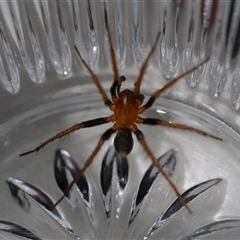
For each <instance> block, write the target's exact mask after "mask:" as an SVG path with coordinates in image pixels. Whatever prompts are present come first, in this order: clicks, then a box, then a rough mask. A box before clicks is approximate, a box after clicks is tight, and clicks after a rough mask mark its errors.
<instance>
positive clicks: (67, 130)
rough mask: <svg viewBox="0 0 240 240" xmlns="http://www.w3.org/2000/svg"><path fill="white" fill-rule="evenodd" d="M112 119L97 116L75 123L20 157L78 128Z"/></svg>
mask: <svg viewBox="0 0 240 240" xmlns="http://www.w3.org/2000/svg"><path fill="white" fill-rule="evenodd" d="M111 121H114V116H110V117H103V118H96V119H93V120H88V121H85V122H81V123H78V124H76V125H73V126H72V127H70V128H68V129H66V130H64V131H62V132H60V133H58V134H56V135H55V136H53V137H51V138H49V139H48V140H47V141H45V142H43V143H42V144H40V145H39V146H38V147H36V148H35V149H33V150H30V151H27V152H24V153H21V154H20V157H22V156H25V155H28V154H30V153H33V152H38V151H39V150H41V149H42V148H44V147H45V146H46V145H47V144H49V143H51V142H53V141H55V140H56V139H59V138H62V137H64V136H66V135H68V134H69V133H72V132H74V131H76V130H79V129H81V128H88V127H93V126H97V125H101V124H105V123H108V122H111Z"/></svg>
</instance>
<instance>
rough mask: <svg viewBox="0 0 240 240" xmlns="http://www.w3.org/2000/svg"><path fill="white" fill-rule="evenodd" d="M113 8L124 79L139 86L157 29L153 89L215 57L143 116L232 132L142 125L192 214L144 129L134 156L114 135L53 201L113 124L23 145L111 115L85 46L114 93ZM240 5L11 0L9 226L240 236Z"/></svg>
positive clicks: (15, 235) (38, 230)
mask: <svg viewBox="0 0 240 240" xmlns="http://www.w3.org/2000/svg"><path fill="white" fill-rule="evenodd" d="M104 8H106V10H107V13H108V22H109V27H110V31H111V35H112V39H113V45H114V46H113V47H114V51H115V54H116V58H117V65H118V68H119V72H120V74H121V75H124V76H125V77H126V78H127V80H126V82H124V83H123V85H122V88H123V89H124V88H132V87H133V86H134V82H135V80H136V78H137V76H138V73H139V69H140V68H141V66H142V64H143V62H144V60H145V58H146V56H147V54H148V52H149V51H150V49H151V47H152V46H153V43H154V41H155V39H156V36H157V34H158V33H159V32H160V39H159V42H158V43H157V47H156V50H155V52H154V54H153V56H152V57H151V59H150V61H149V64H148V67H147V69H146V74H145V76H144V79H143V83H142V86H141V92H142V93H144V94H145V96H146V99H148V97H149V96H151V94H152V93H153V92H154V91H155V90H157V89H159V88H160V87H161V86H163V85H164V84H166V83H167V82H168V81H169V80H170V79H172V78H174V77H176V76H177V75H179V74H181V73H183V72H185V71H187V70H188V69H190V68H192V67H193V66H195V65H196V64H198V63H200V62H202V61H203V60H205V59H206V58H207V57H209V58H210V60H209V61H208V62H207V63H206V64H204V65H203V66H201V67H200V68H199V69H197V70H196V71H194V72H193V73H191V74H189V75H187V76H186V77H185V78H184V79H182V80H180V81H179V83H177V84H176V85H174V86H173V87H171V88H170V89H168V90H167V91H166V92H164V94H162V96H161V98H159V99H158V100H157V101H156V103H155V105H154V106H153V108H152V109H151V110H150V111H149V113H146V116H148V117H154V118H161V119H163V120H166V121H169V122H180V123H182V124H187V125H190V126H193V127H196V128H200V129H203V130H204V131H207V132H210V133H212V134H214V135H217V136H219V137H221V138H222V139H223V141H222V142H220V141H216V140H212V139H209V138H206V137H203V136H201V135H198V134H195V133H189V132H187V131H179V130H171V129H170V130H169V129H167V128H164V129H162V128H161V127H159V126H151V127H145V126H144V127H142V128H141V129H142V131H143V132H144V134H145V137H146V139H147V142H148V144H149V147H150V148H151V149H152V151H153V153H154V155H155V156H156V157H157V158H158V160H159V162H160V163H161V165H162V167H163V168H164V170H165V171H166V173H167V174H168V176H169V177H171V179H173V182H174V183H175V184H176V185H177V186H178V188H179V190H180V192H181V194H182V196H183V197H184V198H186V202H187V203H188V204H189V206H190V208H191V210H192V214H189V213H188V211H187V210H186V209H185V208H184V207H183V206H182V205H181V204H180V202H179V200H178V199H177V197H176V196H175V195H174V192H173V191H172V189H171V188H170V187H169V186H168V184H167V183H166V181H165V180H164V178H163V177H162V176H161V174H159V173H158V172H157V171H156V169H155V168H154V167H153V166H152V165H151V161H150V160H149V158H148V156H147V154H146V153H145V152H144V151H143V150H142V149H141V146H140V145H139V144H138V143H137V140H136V139H134V141H135V143H134V148H133V151H132V153H131V154H130V155H129V157H127V158H121V157H119V155H117V153H116V152H115V150H114V148H113V139H114V138H111V139H110V140H109V141H108V142H107V143H106V144H105V145H104V147H103V149H101V151H100V152H99V154H98V155H97V157H96V160H95V162H94V164H93V166H91V167H90V168H89V169H88V170H87V171H86V173H85V174H84V175H83V176H82V178H80V180H79V181H78V182H77V184H76V185H75V186H74V188H73V190H72V191H71V192H70V194H69V196H67V198H66V199H64V200H63V202H62V203H61V204H60V205H59V206H57V208H56V209H51V205H52V204H53V203H54V202H55V201H56V200H57V199H58V198H59V197H60V196H61V194H62V193H63V192H64V190H65V189H66V186H67V185H68V184H69V183H70V182H71V180H72V179H73V177H74V176H75V175H76V173H77V172H78V171H79V169H80V168H81V167H82V166H83V164H84V162H85V160H86V159H87V157H88V156H89V155H90V154H91V152H92V150H93V148H94V147H95V145H96V142H97V140H98V139H99V137H100V136H101V134H102V133H103V132H104V131H105V129H107V128H109V126H107V127H105V128H104V127H102V126H101V127H97V128H93V129H88V130H83V131H82V130H81V131H80V132H79V133H74V134H71V135H70V136H69V138H68V137H66V138H64V139H61V140H58V141H56V142H54V143H52V144H51V145H49V146H46V148H44V149H43V150H41V151H40V152H39V153H36V154H32V155H29V156H26V157H24V158H20V157H19V154H20V153H22V152H24V151H27V150H30V149H32V148H34V147H36V146H37V145H38V144H39V143H41V142H43V141H45V140H46V139H48V138H49V137H51V136H53V135H55V134H56V133H57V132H60V131H62V130H64V129H66V128H68V127H70V126H72V125H73V124H76V123H79V122H81V121H85V120H88V119H93V118H97V117H101V116H109V115H110V114H111V113H109V111H108V109H105V108H104V103H103V101H102V99H101V96H100V94H99V93H98V91H97V88H96V86H95V85H94V83H93V81H92V79H91V77H90V75H89V72H88V71H87V70H86V68H85V67H84V66H83V64H82V63H81V61H80V59H79V57H78V55H77V54H76V51H75V48H74V46H77V48H78V49H79V51H80V52H81V54H82V56H83V58H84V60H85V61H86V62H87V64H89V66H90V67H91V68H92V69H93V71H94V73H96V75H97V76H98V77H99V79H100V82H101V84H102V86H103V88H104V89H106V92H107V93H109V89H110V86H111V84H112V81H113V71H112V62H111V57H110V51H109V41H108V37H107V33H106V29H105V25H104ZM239 12H240V2H239V1H207V0H202V1H163V0H160V1H87V0H84V1H78V0H69V1H67V0H66V1H55V0H54V1H24V0H23V1H13V0H9V1H5V2H1V3H0V154H1V161H0V191H1V196H0V202H1V204H2V206H1V210H0V238H1V239H100V238H101V239H139V238H140V239H148V238H149V239H154V238H157V239H161V238H162V239H169V238H170V239H198V238H201V239H225V238H231V239H236V238H238V236H239V234H240V206H239V199H240V194H239V191H238V186H239V185H240V178H239V176H240V163H239V154H240V153H239V144H240V136H239V132H240V125H239V124H240V118H239V109H240V67H239V66H240V54H239V46H240V45H239V38H240V14H239ZM109 96H110V94H109ZM139 128H140V126H139ZM186 132H187V133H186Z"/></svg>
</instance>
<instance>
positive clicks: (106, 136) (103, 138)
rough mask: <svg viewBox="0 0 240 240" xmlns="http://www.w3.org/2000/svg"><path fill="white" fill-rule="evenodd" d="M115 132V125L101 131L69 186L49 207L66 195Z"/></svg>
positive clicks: (54, 205)
mask: <svg viewBox="0 0 240 240" xmlns="http://www.w3.org/2000/svg"><path fill="white" fill-rule="evenodd" d="M115 132H116V129H115V127H112V128H110V129H108V130H107V131H105V132H104V133H103V135H102V136H101V138H100V140H99V141H98V144H97V146H96V147H95V149H94V150H93V152H92V154H91V155H90V156H89V158H88V159H87V161H86V162H85V164H84V166H83V168H82V169H81V170H80V171H79V172H78V174H77V175H76V176H75V177H74V179H73V180H72V182H71V183H70V184H69V186H68V187H67V189H66V190H65V192H64V194H63V195H62V197H61V198H59V199H58V201H57V202H56V203H54V204H53V205H52V206H51V209H53V208H55V207H56V206H57V205H58V204H59V203H60V202H61V201H62V200H63V199H64V197H65V196H67V195H68V193H69V191H70V190H71V189H72V187H73V185H74V184H75V183H76V182H77V181H78V180H79V178H80V177H81V176H82V175H83V173H84V172H85V171H86V169H87V168H88V167H89V166H90V164H91V163H92V162H93V160H94V158H95V156H96V155H97V153H98V152H99V150H100V149H101V147H102V145H103V144H104V142H105V141H106V140H108V139H109V138H110V137H111V135H112V134H113V133H115Z"/></svg>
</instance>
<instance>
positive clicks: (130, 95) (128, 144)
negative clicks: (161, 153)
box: [20, 8, 222, 212]
mask: <svg viewBox="0 0 240 240" xmlns="http://www.w3.org/2000/svg"><path fill="white" fill-rule="evenodd" d="M104 22H105V28H106V32H107V36H108V40H109V46H110V55H111V61H112V69H113V73H114V81H113V83H112V86H111V88H110V93H111V97H112V101H111V100H110V99H109V98H108V96H107V94H106V92H105V90H104V89H103V87H102V86H101V83H100V80H99V78H98V77H97V76H96V74H95V73H94V72H93V70H92V69H91V68H90V66H89V65H88V64H87V63H86V61H85V60H84V59H83V57H82V55H81V53H80V52H79V50H78V48H77V46H75V50H76V53H77V55H78V56H79V58H80V60H81V62H82V64H83V65H84V66H85V67H86V69H87V70H88V72H89V73H90V75H91V77H92V80H93V82H94V84H95V85H96V87H97V89H98V91H99V93H100V94H101V95H102V98H103V101H104V103H105V105H106V106H107V107H109V109H110V110H111V111H113V114H112V115H111V116H108V117H101V118H96V119H92V120H89V121H84V122H81V123H78V124H76V125H74V126H72V127H70V128H68V129H66V130H64V131H62V132H60V133H58V134H56V135H55V136H53V137H51V138H49V139H48V140H46V141H45V142H43V143H42V144H40V145H39V146H38V147H36V148H35V149H33V150H30V151H27V152H24V153H21V154H20V156H24V155H28V154H30V153H33V152H38V151H39V150H40V149H42V148H43V147H45V146H46V145H47V144H49V143H51V142H53V141H54V140H56V139H59V138H62V137H63V136H66V135H68V134H70V133H72V132H74V131H76V130H79V129H82V128H89V127H93V126H97V125H101V124H105V123H108V122H113V123H114V124H113V126H112V127H111V128H110V129H107V130H106V131H105V132H104V133H103V134H102V136H101V138H100V140H99V141H98V143H97V146H96V147H95V148H94V150H93V152H92V153H91V155H90V156H89V157H88V159H87V160H86V162H85V164H84V166H83V168H82V169H81V170H80V171H79V172H78V174H77V175H76V176H75V177H74V179H73V181H72V182H71V183H70V185H69V186H68V188H67V189H66V191H65V192H64V194H63V196H62V197H61V198H60V199H59V200H58V201H57V202H56V203H55V204H54V205H53V206H52V208H55V207H56V206H57V205H58V204H59V203H60V202H61V201H62V200H63V198H64V197H65V196H66V195H67V194H68V193H69V191H70V190H71V188H72V187H73V185H74V184H75V183H76V182H77V181H78V179H79V178H80V177H81V176H82V175H83V173H84V172H85V170H86V169H87V168H88V167H89V165H90V164H91V163H92V162H93V160H94V158H95V156H96V155H97V153H98V152H99V150H100V149H101V147H102V145H103V144H104V142H105V141H106V140H108V139H109V138H110V136H111V135H112V134H114V133H116V137H115V139H114V146H115V149H116V151H117V152H118V154H119V155H120V156H122V157H126V156H127V155H128V154H129V153H130V152H131V150H132V148H133V138H132V133H134V134H135V135H136V138H137V139H138V141H139V143H140V144H141V145H142V147H143V149H144V150H145V151H146V153H147V155H148V156H149V158H150V159H151V161H152V162H153V164H154V165H155V167H156V168H157V169H158V171H159V172H160V173H161V174H162V175H163V177H164V178H165V179H166V180H167V182H168V183H169V184H170V186H171V187H172V189H173V190H174V192H175V193H176V195H177V197H178V199H179V201H180V202H181V204H182V205H183V206H184V207H186V209H187V210H188V211H189V212H191V210H190V208H189V207H188V205H187V204H186V201H185V200H184V199H183V197H182V196H181V194H180V193H179V191H178V189H177V187H176V186H175V184H174V183H173V182H172V180H171V179H170V178H169V177H168V175H167V174H166V173H165V172H164V170H163V169H162V167H161V165H160V164H159V162H158V161H157V159H156V157H155V156H154V155H153V153H152V151H151V150H150V148H149V146H148V144H147V142H146V140H145V138H144V135H143V133H142V131H141V130H140V129H138V127H137V125H136V124H148V125H161V126H165V127H170V128H175V129H182V130H190V131H193V132H196V133H199V134H202V135H204V136H208V137H211V138H214V139H217V140H222V139H221V138H219V137H216V136H214V135H211V134H208V133H206V132H204V131H202V130H199V129H196V128H193V127H190V126H186V125H182V124H176V123H169V122H167V121H163V120H161V119H154V118H142V117H140V116H139V115H140V114H142V113H143V112H145V111H146V110H147V109H149V108H150V107H151V106H152V105H153V103H154V101H155V100H156V98H157V97H158V96H159V95H160V94H161V93H163V92H164V91H165V90H167V89H168V88H170V87H171V86H173V85H174V84H175V83H176V82H177V81H178V80H180V79H181V78H183V77H184V76H186V75H187V74H189V73H191V72H193V71H195V70H196V69H197V68H199V67H200V66H202V65H203V64H204V63H206V62H207V61H208V60H209V58H207V59H206V60H204V61H203V62H202V63H200V64H198V65H197V66H195V67H193V68H192V69H190V70H188V71H186V72H185V73H183V74H181V75H179V76H178V77H176V78H174V79H172V80H171V81H169V82H168V83H167V84H166V85H164V86H163V87H162V88H160V89H158V90H157V91H155V92H154V93H153V95H152V96H151V97H150V98H149V100H148V101H147V102H146V103H145V104H143V101H144V95H143V94H141V93H140V86H141V83H142V79H143V76H144V73H145V70H146V67H147V64H148V62H149V59H150V57H151V56H152V55H153V53H154V50H155V48H156V46H157V44H158V42H159V37H160V32H159V33H158V34H157V37H156V39H155V42H154V44H153V46H152V48H151V51H150V52H149V54H148V55H147V57H146V59H145V61H144V63H143V65H142V67H141V69H140V72H139V76H138V78H137V80H136V82H135V84H134V85H135V87H134V89H133V91H132V90H129V89H125V90H123V91H120V88H121V84H122V82H123V81H125V77H124V76H119V72H118V67H117V60H116V56H115V52H114V48H113V41H112V36H111V33H110V28H109V24H108V15H107V10H106V8H104Z"/></svg>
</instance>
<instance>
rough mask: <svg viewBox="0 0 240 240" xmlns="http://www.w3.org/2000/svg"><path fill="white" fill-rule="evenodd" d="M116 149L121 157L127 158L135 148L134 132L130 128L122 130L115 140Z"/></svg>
mask: <svg viewBox="0 0 240 240" xmlns="http://www.w3.org/2000/svg"><path fill="white" fill-rule="evenodd" d="M114 147H115V149H116V151H117V153H118V154H119V155H120V156H121V157H126V156H127V155H128V154H129V153H130V152H131V151H132V148H133V138H132V132H131V131H130V130H129V129H128V128H120V129H119V130H118V132H117V135H116V137H115V139H114Z"/></svg>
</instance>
